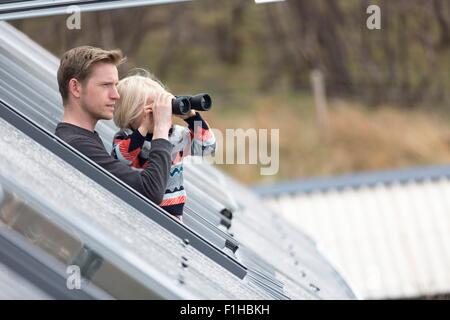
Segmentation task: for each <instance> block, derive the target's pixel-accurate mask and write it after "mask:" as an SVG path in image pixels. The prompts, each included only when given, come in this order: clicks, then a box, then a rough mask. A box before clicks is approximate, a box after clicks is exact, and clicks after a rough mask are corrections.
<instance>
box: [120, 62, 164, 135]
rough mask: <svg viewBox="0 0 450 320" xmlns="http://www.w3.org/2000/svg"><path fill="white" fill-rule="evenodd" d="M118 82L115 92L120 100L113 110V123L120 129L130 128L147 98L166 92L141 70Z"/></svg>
mask: <svg viewBox="0 0 450 320" xmlns="http://www.w3.org/2000/svg"><path fill="white" fill-rule="evenodd" d="M137 70H138V71H139V72H138V73H135V74H131V75H129V76H127V77H125V78H123V79H122V80H120V81H119V84H118V85H117V91H118V92H119V95H120V99H119V100H118V101H117V102H116V105H115V108H114V118H113V119H114V123H115V124H116V126H117V127H119V128H120V129H126V128H129V127H130V124H131V123H132V122H133V121H134V120H135V119H137V118H138V117H139V116H140V115H141V113H142V112H143V110H144V106H145V105H146V104H147V99H148V98H149V97H152V96H153V97H155V96H156V94H157V92H158V91H161V90H166V89H165V87H164V86H163V85H162V83H161V82H159V81H158V80H157V79H156V78H155V77H154V76H153V75H152V74H150V73H149V72H148V71H146V70H143V69H137Z"/></svg>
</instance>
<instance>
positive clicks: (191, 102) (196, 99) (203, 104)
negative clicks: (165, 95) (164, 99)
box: [172, 93, 212, 115]
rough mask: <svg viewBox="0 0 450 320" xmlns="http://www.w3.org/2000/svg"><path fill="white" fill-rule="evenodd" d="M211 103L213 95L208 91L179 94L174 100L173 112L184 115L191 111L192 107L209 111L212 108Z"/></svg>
mask: <svg viewBox="0 0 450 320" xmlns="http://www.w3.org/2000/svg"><path fill="white" fill-rule="evenodd" d="M211 105H212V103H211V97H210V96H209V94H206V93H201V94H197V95H195V96H177V97H176V98H175V99H173V100H172V113H173V114H178V115H180V114H181V115H183V114H187V113H189V111H191V109H194V110H198V111H208V110H209V109H211Z"/></svg>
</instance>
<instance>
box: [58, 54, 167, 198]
mask: <svg viewBox="0 0 450 320" xmlns="http://www.w3.org/2000/svg"><path fill="white" fill-rule="evenodd" d="M123 61H124V58H123V56H122V53H121V52H120V50H112V51H107V50H103V49H100V48H94V47H89V46H82V47H77V48H73V49H71V50H69V51H67V52H66V53H64V55H63V57H62V58H61V63H60V66H59V69H58V85H59V91H60V93H61V96H62V99H63V104H64V117H63V120H62V122H60V123H59V124H58V126H57V127H56V132H55V133H56V135H57V136H58V137H60V138H61V139H62V140H64V141H66V142H67V143H68V144H70V145H71V146H73V147H74V148H76V149H77V150H79V151H80V152H81V153H83V154H84V155H86V156H87V157H89V158H90V159H92V160H93V161H95V162H96V163H98V164H99V165H100V166H102V167H103V168H105V169H106V170H108V171H109V172H111V173H112V174H113V175H115V176H116V177H118V178H119V179H121V180H123V181H124V182H125V183H127V184H128V185H130V186H131V187H133V188H135V189H136V190H137V191H138V192H140V193H142V194H143V195H145V196H146V197H147V198H149V199H150V200H152V201H153V202H155V203H157V204H158V203H160V202H161V201H162V198H163V195H164V191H165V187H166V185H167V180H168V176H169V170H170V166H171V151H172V144H171V143H170V142H169V141H168V133H169V130H170V127H171V125H172V99H173V98H174V96H172V95H171V94H169V93H167V92H161V93H160V94H159V95H158V97H157V99H156V101H155V104H154V106H153V110H152V112H153V118H154V122H155V127H154V138H153V141H152V147H151V150H150V155H149V159H150V160H149V166H148V167H147V168H146V169H145V170H142V171H136V170H133V169H131V168H130V167H129V166H127V165H126V164H124V163H122V162H120V161H119V160H116V159H114V158H113V157H112V156H111V155H109V154H108V152H107V151H106V149H105V147H104V145H103V143H102V140H101V139H100V137H99V135H98V133H97V132H96V131H95V125H96V124H97V121H98V120H101V119H104V120H110V119H112V118H113V112H114V105H115V103H116V101H117V100H118V99H119V98H120V96H119V94H118V92H117V88H116V86H117V83H118V81H119V79H118V71H117V66H118V65H119V64H121V63H122V62H123Z"/></svg>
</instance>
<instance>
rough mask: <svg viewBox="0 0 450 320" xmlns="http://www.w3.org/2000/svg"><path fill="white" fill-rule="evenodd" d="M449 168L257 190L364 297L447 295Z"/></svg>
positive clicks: (449, 280)
mask: <svg viewBox="0 0 450 320" xmlns="http://www.w3.org/2000/svg"><path fill="white" fill-rule="evenodd" d="M449 176H450V166H432V167H422V168H410V169H405V170H394V171H383V172H379V173H376V172H371V173H368V174H359V175H354V176H344V177H336V178H331V179H329V180H327V179H325V178H321V179H317V180H307V181H304V182H302V181H299V182H292V183H287V184H281V185H274V186H266V187H262V186H260V187H258V188H257V190H258V191H259V192H260V193H261V194H264V196H265V203H267V204H270V205H271V206H273V207H274V208H277V209H279V211H280V212H281V213H282V214H283V216H284V217H285V218H286V219H287V220H288V221H291V222H293V223H295V225H297V226H298V227H300V228H301V229H302V230H303V231H305V232H306V233H307V234H309V235H310V236H311V237H312V238H313V239H315V240H316V241H317V242H318V244H319V245H320V246H321V247H323V250H324V251H326V252H327V254H328V256H329V257H330V259H331V261H333V262H334V264H335V265H336V266H337V268H338V270H339V271H340V272H341V274H342V275H343V276H344V277H345V278H346V279H347V280H348V281H349V283H350V284H351V285H352V287H353V288H354V289H355V290H356V292H358V293H359V294H360V295H361V297H363V298H401V297H417V296H424V295H436V294H443V293H448V292H450V180H449Z"/></svg>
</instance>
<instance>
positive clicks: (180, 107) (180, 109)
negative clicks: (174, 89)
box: [172, 97, 191, 114]
mask: <svg viewBox="0 0 450 320" xmlns="http://www.w3.org/2000/svg"><path fill="white" fill-rule="evenodd" d="M189 111H191V104H190V102H189V99H188V98H186V97H176V98H175V99H173V100H172V113H173V114H187V113H189Z"/></svg>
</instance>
